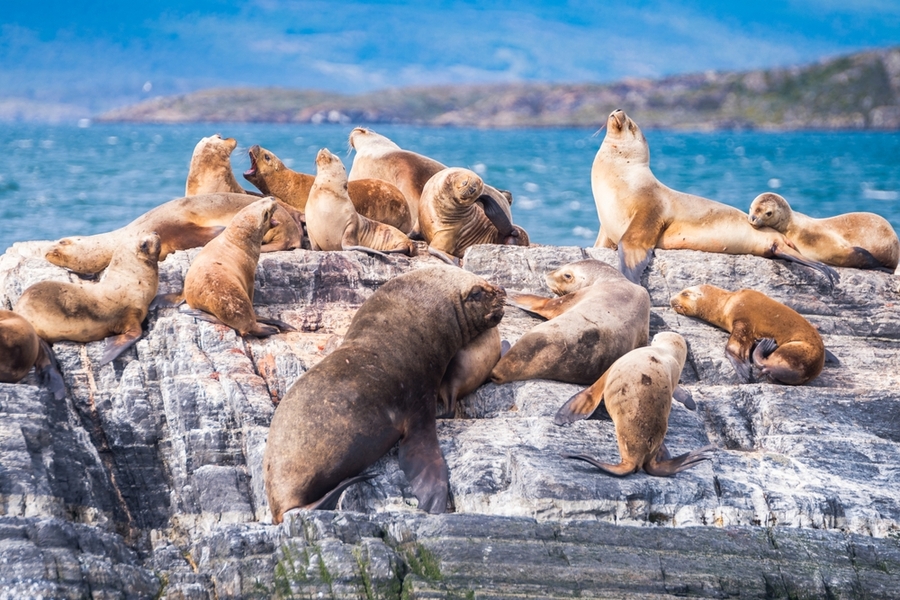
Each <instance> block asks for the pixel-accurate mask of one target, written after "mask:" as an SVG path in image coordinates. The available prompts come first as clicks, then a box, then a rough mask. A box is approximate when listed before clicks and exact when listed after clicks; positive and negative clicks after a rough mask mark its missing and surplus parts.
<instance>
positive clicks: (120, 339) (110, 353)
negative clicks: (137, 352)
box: [100, 327, 143, 366]
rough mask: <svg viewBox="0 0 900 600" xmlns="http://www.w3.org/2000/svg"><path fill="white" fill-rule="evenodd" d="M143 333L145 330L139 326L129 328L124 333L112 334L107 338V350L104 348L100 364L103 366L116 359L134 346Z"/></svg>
mask: <svg viewBox="0 0 900 600" xmlns="http://www.w3.org/2000/svg"><path fill="white" fill-rule="evenodd" d="M142 333H143V331H141V328H140V327H138V328H137V329H136V330H129V331H126V332H125V333H123V334H120V335H112V336H109V337H108V338H106V350H104V352H103V357H102V358H101V359H100V365H101V366H102V365H105V364H106V363H108V362H111V361H113V360H115V359H116V358H118V357H119V355H120V354H122V353H123V352H125V351H126V350H128V349H129V348H131V347H132V346H134V344H135V343H136V342H137V341H138V340H139V339H141V334H142Z"/></svg>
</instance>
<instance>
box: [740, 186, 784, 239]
mask: <svg viewBox="0 0 900 600" xmlns="http://www.w3.org/2000/svg"><path fill="white" fill-rule="evenodd" d="M790 217H791V207H790V205H789V204H788V203H787V200H785V199H784V197H782V196H780V195H778V194H776V193H774V192H765V193H762V194H760V195H759V196H757V197H756V198H754V199H753V202H752V203H750V214H749V217H748V218H749V219H750V224H751V225H753V226H754V227H756V228H757V229H759V228H760V227H771V228H772V229H775V230H777V231H782V232H783V231H784V230H785V229H787V225H788V221H789V220H790Z"/></svg>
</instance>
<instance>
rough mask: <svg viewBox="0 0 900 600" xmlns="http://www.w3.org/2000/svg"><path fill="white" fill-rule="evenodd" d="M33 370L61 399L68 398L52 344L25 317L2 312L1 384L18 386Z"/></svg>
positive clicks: (0, 320) (10, 312) (0, 326)
mask: <svg viewBox="0 0 900 600" xmlns="http://www.w3.org/2000/svg"><path fill="white" fill-rule="evenodd" d="M31 367H34V370H35V373H36V374H37V376H38V381H39V382H40V384H41V385H42V386H44V387H47V388H49V389H50V391H51V392H53V395H54V397H55V398H56V399H57V400H62V399H63V398H64V397H65V395H66V385H65V383H64V382H63V379H62V374H61V373H60V372H59V365H57V363H56V358H55V357H54V356H53V350H51V349H50V345H49V344H47V342H45V341H44V340H42V339H41V338H40V337H39V336H38V334H37V332H36V331H35V330H34V327H32V326H31V323H29V322H28V321H27V320H26V319H25V318H24V317H22V315H17V314H16V313H14V312H12V311H9V310H0V381H2V382H3V383H18V382H19V381H21V380H22V379H23V378H24V377H25V376H26V375H28V372H29V371H30V370H31Z"/></svg>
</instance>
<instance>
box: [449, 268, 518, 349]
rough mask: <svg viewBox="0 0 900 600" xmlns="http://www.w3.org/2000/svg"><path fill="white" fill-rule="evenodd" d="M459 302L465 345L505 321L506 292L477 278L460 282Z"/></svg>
mask: <svg viewBox="0 0 900 600" xmlns="http://www.w3.org/2000/svg"><path fill="white" fill-rule="evenodd" d="M457 271H458V269H457ZM459 300H460V306H461V308H462V314H461V315H460V326H461V328H462V331H463V337H464V343H465V344H468V343H469V342H470V341H471V340H473V339H475V338H476V337H477V336H478V335H479V334H481V333H482V332H484V331H486V330H488V329H490V328H491V327H496V326H497V324H498V323H500V321H501V319H503V309H504V306H505V305H506V290H504V289H503V288H502V287H501V286H498V285H493V284H491V283H489V282H488V281H487V280H486V279H482V278H480V277H477V276H476V277H475V278H466V279H465V280H463V281H461V282H460V288H459Z"/></svg>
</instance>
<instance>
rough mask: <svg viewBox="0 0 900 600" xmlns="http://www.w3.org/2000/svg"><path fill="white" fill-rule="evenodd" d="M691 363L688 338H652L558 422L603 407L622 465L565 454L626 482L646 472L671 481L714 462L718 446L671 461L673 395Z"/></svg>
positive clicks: (561, 414)
mask: <svg viewBox="0 0 900 600" xmlns="http://www.w3.org/2000/svg"><path fill="white" fill-rule="evenodd" d="M686 357H687V344H686V343H685V341H684V338H683V337H681V336H680V335H678V334H677V333H673V332H670V331H663V332H661V333H657V334H656V335H655V336H653V341H652V342H650V346H648V347H646V348H637V349H635V350H632V351H631V352H629V353H628V354H626V355H625V356H623V357H621V358H620V359H618V360H617V361H616V362H614V363H613V364H612V366H611V367H610V368H609V369H608V370H607V371H606V372H605V373H604V374H603V376H602V377H600V379H598V380H597V382H596V383H594V385H592V386H591V387H589V388H587V389H586V390H584V391H581V392H579V393H577V394H575V395H574V396H572V398H570V399H569V401H568V402H566V403H565V404H564V405H563V406H562V408H560V409H559V412H557V413H556V417H555V418H554V420H553V422H554V423H556V424H557V425H565V424H567V423H572V422H573V421H577V420H578V419H586V418H587V417H589V416H590V415H592V414H593V413H594V411H595V410H597V407H599V406H600V403H601V402H604V403H605V404H606V411H607V412H608V413H609V416H610V417H612V420H613V423H614V424H615V427H616V441H617V442H618V444H619V455H620V456H621V461H620V462H619V464H617V465H613V464H609V463H603V462H599V461H598V460H596V459H594V458H591V457H590V456H585V455H584V454H563V456H564V457H566V458H577V459H579V460H584V461H587V462H589V463H591V464H592V465H594V466H595V467H597V468H598V469H600V470H601V471H603V472H604V473H607V474H609V475H615V476H616V477H623V476H625V475H630V474H631V473H635V472H637V471H638V470H639V469H641V468H643V469H644V471H646V472H647V473H648V474H650V475H655V476H656V477H669V476H672V475H674V474H675V473H678V472H680V471H684V470H685V469H688V468H690V467H693V466H694V465H696V464H697V463H699V462H700V461H703V460H707V459H709V458H711V456H710V452H711V451H712V450H714V449H715V446H712V445H710V446H704V447H703V448H700V449H698V450H694V451H692V452H688V453H686V454H682V455H681V456H676V457H675V458H671V457H670V455H669V451H668V449H667V448H666V444H665V442H664V441H663V440H664V439H665V437H666V431H667V430H668V428H669V412H670V410H671V407H672V393H673V392H674V390H675V387H676V386H677V385H678V378H679V377H681V370H682V369H683V368H684V361H685V359H686Z"/></svg>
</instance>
